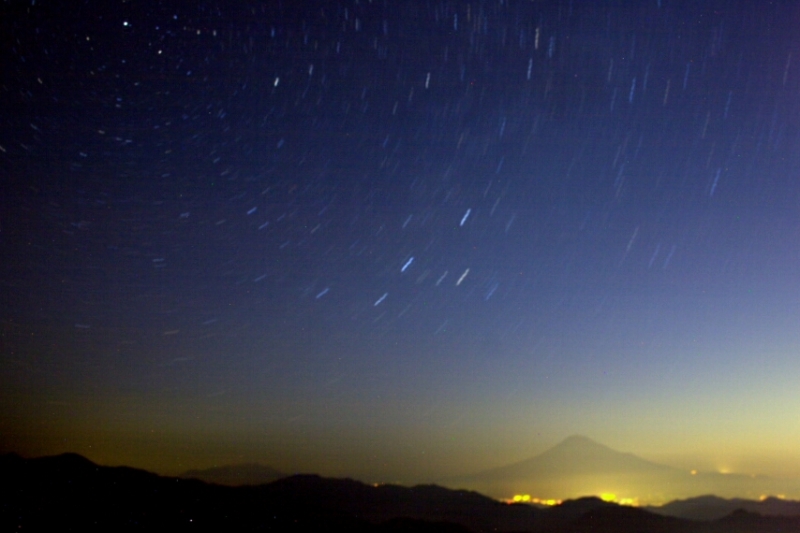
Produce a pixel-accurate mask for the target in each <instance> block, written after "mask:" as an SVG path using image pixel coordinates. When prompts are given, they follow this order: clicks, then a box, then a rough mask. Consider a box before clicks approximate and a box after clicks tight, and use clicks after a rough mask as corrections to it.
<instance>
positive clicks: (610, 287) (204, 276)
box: [0, 0, 800, 482]
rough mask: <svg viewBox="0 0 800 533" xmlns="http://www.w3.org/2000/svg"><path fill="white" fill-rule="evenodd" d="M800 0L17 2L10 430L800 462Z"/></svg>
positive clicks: (4, 151)
mask: <svg viewBox="0 0 800 533" xmlns="http://www.w3.org/2000/svg"><path fill="white" fill-rule="evenodd" d="M798 28H800V7H798V6H797V4H796V3H795V2H792V1H773V2H767V1H755V0H753V1H729V0H719V1H708V2H691V1H677V0H642V1H641V2H638V1H636V2H634V1H620V0H614V1H612V0H605V1H598V2H581V1H567V0H562V1H555V0H553V1H549V0H548V1H523V0H519V1H507V0H506V1H500V0H492V1H488V0H487V1H435V0H431V1H421V0H420V1H412V0H398V1H394V0H392V1H389V0H381V1H378V0H375V1H372V2H369V1H364V0H361V1H355V0H341V1H337V2H329V1H305V2H295V1H285V2H276V1H270V2H254V1H243V2H222V1H220V0H209V1H201V2H188V3H187V2H172V3H171V2H168V1H152V2H144V1H135V0H129V1H119V0H114V1H108V2H106V1H99V0H88V1H81V2H78V1H74V2H44V1H38V0H37V1H35V2H33V1H30V2H21V1H16V0H6V1H4V2H2V4H1V5H0V33H1V34H2V36H3V38H2V48H1V49H0V50H1V55H0V72H2V76H1V77H0V95H1V96H2V98H1V99H0V257H2V259H1V260H0V335H1V336H0V451H16V452H19V453H21V454H23V455H26V456H36V455H44V454H54V453H61V452H66V451H72V452H78V453H81V454H83V455H85V456H86V457H88V458H90V459H92V460H94V461H97V462H99V463H102V464H113V465H116V464H127V465H131V466H136V467H141V468H147V469H150V470H153V471H157V472H161V473H176V472H180V471H183V470H186V469H189V468H201V467H210V466H214V465H222V464H230V463H242V462H254V461H256V462H260V463H262V464H267V465H270V466H272V467H274V468H277V469H280V470H282V471H285V472H296V471H303V472H318V473H321V474H324V475H334V476H343V475H350V476H354V477H357V478H359V479H363V480H367V481H373V480H374V481H391V480H400V481H406V482H414V481H423V480H427V479H435V478H437V477H440V476H450V475H457V474H466V473H471V472H476V471H479V470H482V469H486V468H490V467H495V466H500V465H504V464H509V463H512V462H514V461H518V460H521V459H525V458H527V457H531V456H533V455H535V454H537V453H540V452H542V451H543V450H545V449H546V448H548V447H550V446H552V445H554V444H556V443H557V442H559V441H560V440H562V439H564V438H565V437H567V436H569V435H571V434H583V435H588V436H589V437H591V438H592V439H594V440H597V441H599V442H602V443H604V444H606V445H608V446H611V447H613V448H615V449H620V450H623V451H629V452H634V453H637V454H638V455H641V456H643V457H647V458H650V459H654V460H659V461H661V462H664V463H666V464H670V465H674V466H679V467H686V468H699V469H707V470H715V469H725V470H730V471H734V472H748V473H750V472H760V473H766V474H772V475H797V476H800V453H799V452H798V451H797V449H796V444H797V443H798V442H800V415H798V413H800V394H798V393H797V387H798V386H797V383H798V382H800V33H798V31H797V29H798Z"/></svg>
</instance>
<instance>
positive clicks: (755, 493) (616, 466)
mask: <svg viewBox="0 0 800 533" xmlns="http://www.w3.org/2000/svg"><path fill="white" fill-rule="evenodd" d="M441 483H442V484H443V485H445V486H448V487H452V488H465V489H471V490H476V491H478V492H481V493H483V494H488V495H490V496H493V497H495V498H498V499H507V498H511V497H512V496H513V495H515V494H529V495H531V496H532V497H537V498H541V499H558V500H566V499H574V498H579V497H581V496H588V495H596V496H599V495H602V494H607V495H608V496H609V497H611V495H613V496H614V497H616V498H617V499H622V498H630V499H633V500H634V501H638V502H641V503H642V504H656V505H658V504H663V503H666V502H669V501H672V500H675V499H678V498H686V497H694V496H701V495H704V494H717V495H719V496H722V497H741V498H752V499H757V498H758V497H759V496H760V495H762V494H800V482H798V481H796V480H780V479H771V478H768V477H765V476H748V475H742V474H720V473H716V472H689V471H686V470H682V469H678V468H673V467H670V466H665V465H661V464H658V463H654V462H652V461H648V460H646V459H642V458H641V457H637V456H636V455H634V454H632V453H623V452H619V451H616V450H613V449H612V448H609V447H608V446H605V445H603V444H600V443H597V442H595V441H593V440H592V439H590V438H588V437H584V436H579V435H574V436H571V437H568V438H567V439H565V440H563V441H562V442H560V443H559V444H557V445H556V446H554V447H552V448H550V449H548V450H547V451H545V452H543V453H541V454H540V455H537V456H535V457H532V458H530V459H526V460H523V461H519V462H516V463H512V464H510V465H506V466H501V467H497V468H492V469H489V470H484V471H482V472H478V473H476V474H473V475H468V476H462V477H457V478H451V479H446V480H441Z"/></svg>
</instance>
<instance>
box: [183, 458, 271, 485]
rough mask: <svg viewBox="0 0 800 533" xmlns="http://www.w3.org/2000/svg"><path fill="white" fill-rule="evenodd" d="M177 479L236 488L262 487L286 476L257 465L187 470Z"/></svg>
mask: <svg viewBox="0 0 800 533" xmlns="http://www.w3.org/2000/svg"><path fill="white" fill-rule="evenodd" d="M179 477H182V478H187V479H199V480H201V481H205V482H206V483H216V484H217V485H228V486H231V487H238V486H241V485H263V484H265V483H271V482H272V481H275V480H278V479H281V478H283V477H286V474H284V473H282V472H279V471H277V470H275V469H274V468H270V467H268V466H264V465H260V464H257V463H251V464H242V465H227V466H218V467H214V468H207V469H205V470H187V471H186V472H184V473H183V474H180V476H179Z"/></svg>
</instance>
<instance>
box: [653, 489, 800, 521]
mask: <svg viewBox="0 0 800 533" xmlns="http://www.w3.org/2000/svg"><path fill="white" fill-rule="evenodd" d="M648 510H649V511H652V512H654V513H656V514H662V515H665V516H675V517H679V518H688V519H692V520H716V519H720V518H723V517H726V516H728V515H730V514H731V513H733V512H734V511H737V510H743V511H747V512H749V513H756V514H759V515H762V516H800V501H794V500H783V499H780V498H774V497H771V498H764V499H763V500H746V499H742V498H731V499H726V498H720V497H719V496H713V495H705V496H698V497H696V498H687V499H685V500H675V501H671V502H669V503H667V504H665V505H662V506H660V507H649V508H648Z"/></svg>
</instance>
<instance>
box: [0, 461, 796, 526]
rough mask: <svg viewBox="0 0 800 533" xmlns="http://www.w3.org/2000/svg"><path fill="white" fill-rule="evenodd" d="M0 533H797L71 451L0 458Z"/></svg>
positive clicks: (752, 518) (734, 519) (779, 520)
mask: <svg viewBox="0 0 800 533" xmlns="http://www.w3.org/2000/svg"><path fill="white" fill-rule="evenodd" d="M0 490H2V493H3V494H4V495H5V497H4V498H3V499H2V500H0V528H1V529H2V531H82V532H85V531H115V532H116V531H120V532H125V531H131V532H132V531H153V530H162V531H170V532H182V531H226V532H237V531H242V532H244V531H274V532H283V531H286V532H306V531H308V532H310V531H315V532H316V531H336V532H341V531H348V532H365V533H366V532H387V533H388V532H397V533H400V532H412V531H413V532H431V533H434V532H452V533H458V532H462V533H464V532H468V531H473V532H475V533H482V532H489V531H509V532H510V531H531V532H535V533H579V532H590V531H591V532H593V533H603V532H609V533H610V532H612V531H613V532H618V533H625V532H627V531H631V532H633V531H636V532H638V533H648V532H654V533H655V532H659V533H672V532H675V533H717V532H720V533H721V532H723V531H724V532H734V533H735V532H741V533H746V532H755V531H758V532H763V533H771V532H776V533H777V532H779V531H780V532H786V531H800V518H798V517H762V516H759V515H755V514H751V513H746V512H735V513H733V514H731V515H729V516H726V517H724V518H722V519H720V520H716V521H707V522H699V521H691V520H685V519H680V518H675V517H668V516H659V515H656V514H653V513H650V512H647V511H645V510H641V509H635V508H630V507H620V506H617V505H613V504H608V503H605V502H602V501H601V500H598V499H596V498H583V499H580V500H574V501H568V502H565V503H564V504H562V505H560V506H556V507H554V508H552V509H544V510H543V509H536V508H533V507H530V506H526V505H507V504H504V503H501V502H498V501H495V500H492V499H490V498H487V497H485V496H482V495H480V494H477V493H474V492H467V491H455V490H449V489H444V488H441V487H437V486H431V485H429V486H417V487H412V488H407V487H399V486H392V485H382V486H377V487H376V486H371V485H365V484H363V483H359V482H357V481H353V480H340V479H325V478H321V477H318V476H292V477H288V478H284V479H281V480H278V481H275V482H273V483H269V484H266V485H261V486H255V487H224V486H220V485H214V484H207V483H204V482H202V481H198V480H186V479H180V478H169V477H161V476H158V475H155V474H152V473H149V472H145V471H142V470H136V469H132V468H126V467H115V468H111V467H103V466H98V465H96V464H94V463H92V462H90V461H89V460H87V459H85V458H83V457H81V456H78V455H74V454H66V455H61V456H56V457H45V458H39V459H23V458H21V457H19V456H17V455H13V454H10V455H4V456H0Z"/></svg>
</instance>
